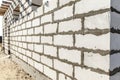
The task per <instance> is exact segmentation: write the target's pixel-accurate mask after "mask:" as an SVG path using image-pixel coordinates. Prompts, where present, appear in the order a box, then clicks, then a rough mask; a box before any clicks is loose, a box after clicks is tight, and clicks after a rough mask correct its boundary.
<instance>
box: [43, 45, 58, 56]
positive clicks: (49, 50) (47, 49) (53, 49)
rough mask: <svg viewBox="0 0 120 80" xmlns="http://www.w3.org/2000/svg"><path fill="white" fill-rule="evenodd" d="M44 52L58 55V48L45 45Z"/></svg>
mask: <svg viewBox="0 0 120 80" xmlns="http://www.w3.org/2000/svg"><path fill="white" fill-rule="evenodd" d="M44 54H46V55H50V56H54V57H57V48H56V47H53V46H48V45H44Z"/></svg>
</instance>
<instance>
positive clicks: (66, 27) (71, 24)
mask: <svg viewBox="0 0 120 80" xmlns="http://www.w3.org/2000/svg"><path fill="white" fill-rule="evenodd" d="M81 28H82V24H81V19H74V20H70V21H64V22H61V23H59V29H58V31H59V32H69V31H79V30H81Z"/></svg>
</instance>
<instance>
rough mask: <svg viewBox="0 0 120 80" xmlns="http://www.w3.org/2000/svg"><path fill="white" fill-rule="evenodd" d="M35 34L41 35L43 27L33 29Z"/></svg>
mask: <svg viewBox="0 0 120 80" xmlns="http://www.w3.org/2000/svg"><path fill="white" fill-rule="evenodd" d="M35 34H43V26H40V27H36V28H35Z"/></svg>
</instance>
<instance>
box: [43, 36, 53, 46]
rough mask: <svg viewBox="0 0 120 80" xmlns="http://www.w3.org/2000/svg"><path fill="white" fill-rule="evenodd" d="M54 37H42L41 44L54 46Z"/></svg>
mask: <svg viewBox="0 0 120 80" xmlns="http://www.w3.org/2000/svg"><path fill="white" fill-rule="evenodd" d="M52 39H53V38H52V36H41V43H47V44H52Z"/></svg>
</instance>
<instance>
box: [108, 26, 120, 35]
mask: <svg viewBox="0 0 120 80" xmlns="http://www.w3.org/2000/svg"><path fill="white" fill-rule="evenodd" d="M110 32H111V33H117V34H120V30H119V29H115V28H113V27H112V28H111V29H110Z"/></svg>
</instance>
